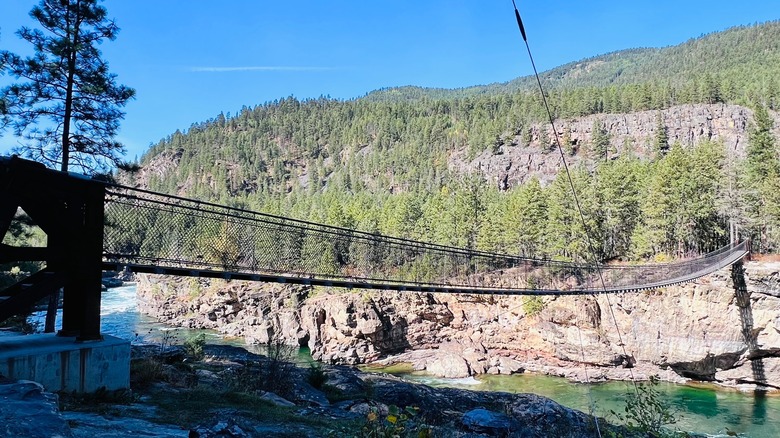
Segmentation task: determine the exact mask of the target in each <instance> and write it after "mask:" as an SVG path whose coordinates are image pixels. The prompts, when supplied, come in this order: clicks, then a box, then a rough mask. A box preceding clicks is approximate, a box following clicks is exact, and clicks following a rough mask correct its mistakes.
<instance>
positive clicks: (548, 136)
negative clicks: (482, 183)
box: [448, 104, 780, 189]
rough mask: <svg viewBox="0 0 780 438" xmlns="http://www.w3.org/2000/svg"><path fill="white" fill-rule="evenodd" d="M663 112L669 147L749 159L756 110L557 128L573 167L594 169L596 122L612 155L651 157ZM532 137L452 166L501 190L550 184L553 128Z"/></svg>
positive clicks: (707, 108)
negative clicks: (707, 145)
mask: <svg viewBox="0 0 780 438" xmlns="http://www.w3.org/2000/svg"><path fill="white" fill-rule="evenodd" d="M659 114H660V116H661V118H662V122H663V126H664V128H665V129H666V135H667V138H668V143H669V145H672V144H673V143H675V142H679V143H680V144H681V145H682V146H683V147H689V146H693V145H695V144H697V143H699V142H701V141H704V140H711V141H717V142H721V143H722V144H723V145H724V147H725V149H726V153H727V155H728V156H730V157H732V158H737V157H744V154H745V146H746V145H747V138H748V128H749V127H750V123H752V120H753V111H752V110H750V109H748V108H746V107H743V106H739V105H727V104H709V105H708V104H690V105H679V106H674V107H671V108H667V109H664V110H655V111H641V112H636V113H629V114H595V115H591V116H586V117H580V118H575V119H567V120H556V122H555V128H556V130H557V131H558V132H557V135H558V137H559V138H560V139H561V141H563V138H564V137H566V138H568V139H569V141H570V143H571V146H568V148H571V150H572V152H573V153H572V154H571V156H569V157H567V158H566V160H567V161H568V162H569V163H570V165H577V164H585V165H588V166H592V165H593V158H592V157H591V156H590V154H589V153H587V151H588V148H589V145H590V143H591V140H592V136H593V132H592V131H593V123H594V121H600V122H601V123H602V125H603V126H604V128H605V129H606V131H607V133H608V135H609V140H610V147H609V156H610V157H617V156H619V155H625V154H632V155H634V156H638V157H652V156H654V155H655V154H656V151H655V136H656V134H657V132H656V131H657V128H658V123H657V120H658V116H659ZM774 117H775V127H776V133H775V135H778V134H780V118H778V115H777V114H775V115H774ZM543 132H544V133H545V134H542V133H543ZM530 134H531V135H530V142H529V141H528V140H529V139H527V138H526V139H525V141H524V140H523V136H521V135H516V136H514V137H513V138H510V139H508V140H507V141H505V143H504V144H503V145H502V146H501V147H499V148H498V149H497V150H487V149H486V150H484V151H482V153H480V154H479V155H477V156H476V157H474V158H469V157H468V156H467V151H465V150H464V151H458V152H455V153H453V154H452V155H451V156H450V160H449V163H448V164H449V167H450V169H451V170H453V171H454V172H455V173H458V174H472V173H475V172H478V173H481V174H482V175H484V176H485V178H486V179H487V180H488V181H493V182H494V183H495V184H497V185H498V187H499V188H501V189H508V188H510V187H515V186H518V185H520V184H522V183H524V182H526V181H528V180H529V179H530V178H532V177H535V178H538V179H539V180H540V181H542V183H543V184H544V183H546V182H549V181H551V180H553V179H554V178H555V176H556V175H557V174H558V172H559V171H560V170H561V168H562V164H561V160H560V156H559V154H558V152H557V151H556V150H554V148H555V143H554V138H555V136H554V135H553V132H552V128H551V127H550V126H549V124H535V125H533V126H532V127H531V128H530ZM543 142H547V143H545V144H542V143H543Z"/></svg>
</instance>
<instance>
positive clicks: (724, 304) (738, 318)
mask: <svg viewBox="0 0 780 438" xmlns="http://www.w3.org/2000/svg"><path fill="white" fill-rule="evenodd" d="M745 268H746V274H745V278H746V282H747V290H746V291H744V293H741V294H740V293H736V292H735V289H734V287H733V281H732V278H731V275H732V272H731V269H730V268H727V269H723V270H721V271H718V272H716V273H714V274H712V275H709V276H707V277H704V278H702V279H699V280H697V281H695V282H692V283H689V284H686V285H682V286H677V287H669V288H664V289H659V290H654V291H649V292H642V293H631V294H623V295H613V296H609V297H607V296H598V297H595V298H594V297H546V298H541V299H529V298H527V297H504V296H475V295H464V294H461V295H455V294H429V293H426V294H421V293H409V292H388V291H345V290H338V289H327V288H309V287H303V286H289V285H278V284H259V283H250V282H240V281H230V282H227V281H221V280H204V279H191V278H164V277H157V276H139V278H138V281H139V283H138V297H139V309H140V310H141V311H142V312H144V313H147V314H149V315H151V316H154V317H156V318H158V319H159V320H160V321H162V322H165V323H169V324H173V325H179V326H184V327H190V328H210V329H216V330H218V331H220V332H222V333H224V334H226V335H229V336H239V337H243V338H244V339H245V340H246V341H247V343H268V342H270V341H274V340H282V341H284V342H286V343H289V344H293V345H301V346H308V347H309V348H310V349H311V352H312V356H313V357H314V358H315V359H317V360H320V361H322V362H324V363H327V364H349V365H354V364H365V363H375V362H379V363H383V364H390V363H397V362H408V363H411V364H412V365H413V367H414V368H415V369H418V370H423V369H424V370H426V371H427V372H429V373H432V374H436V375H439V376H443V377H465V376H469V375H475V374H482V373H488V374H512V373H518V372H523V371H526V370H528V371H536V372H541V373H545V374H550V375H556V376H564V377H567V378H570V379H572V380H584V379H585V375H584V374H585V372H586V369H585V366H584V365H583V364H585V365H586V366H587V372H588V374H589V376H590V377H589V379H590V380H605V379H628V378H630V375H631V374H633V375H634V377H636V378H639V379H644V378H648V377H649V376H651V375H659V376H660V377H661V378H662V379H664V380H669V381H675V382H682V381H687V380H690V379H693V380H701V381H709V382H714V383H718V384H721V385H725V386H731V387H739V388H742V389H754V388H756V387H761V388H765V389H770V390H775V389H780V319H778V317H777V315H778V314H780V287H778V284H780V263H778V262H746V263H745ZM616 327H618V328H619V331H618V330H616Z"/></svg>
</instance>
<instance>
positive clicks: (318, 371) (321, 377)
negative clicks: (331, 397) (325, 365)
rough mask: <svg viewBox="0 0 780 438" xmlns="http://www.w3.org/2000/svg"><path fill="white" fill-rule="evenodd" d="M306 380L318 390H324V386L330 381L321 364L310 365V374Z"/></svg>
mask: <svg viewBox="0 0 780 438" xmlns="http://www.w3.org/2000/svg"><path fill="white" fill-rule="evenodd" d="M306 380H307V381H308V382H309V384H310V385H311V386H313V387H315V388H317V389H322V385H324V384H325V382H327V380H328V376H326V375H325V372H324V371H323V370H322V366H321V365H320V364H311V365H309V373H308V374H307V375H306Z"/></svg>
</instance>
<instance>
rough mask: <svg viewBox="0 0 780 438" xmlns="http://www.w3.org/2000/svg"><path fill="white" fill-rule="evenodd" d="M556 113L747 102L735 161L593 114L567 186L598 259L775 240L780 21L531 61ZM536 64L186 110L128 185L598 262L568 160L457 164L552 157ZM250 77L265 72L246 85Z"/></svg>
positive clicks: (775, 243) (704, 146) (779, 184)
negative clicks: (539, 173)
mask: <svg viewBox="0 0 780 438" xmlns="http://www.w3.org/2000/svg"><path fill="white" fill-rule="evenodd" d="M542 77H543V83H544V85H545V91H546V93H548V94H547V96H546V97H547V99H548V101H549V102H550V103H551V105H552V110H553V112H554V118H555V119H556V120H566V119H572V118H578V117H586V116H592V115H599V114H626V113H633V112H638V111H660V110H664V109H667V108H671V107H674V106H678V105H683V104H732V105H740V106H744V107H746V108H749V110H750V113H751V114H752V117H751V122H750V126H749V128H748V144H747V145H746V146H744V148H745V149H744V153H743V154H741V155H740V157H741V158H739V159H736V158H734V155H730V154H728V153H727V151H726V148H725V146H724V145H723V144H722V143H720V142H718V141H709V140H702V141H699V142H698V143H696V144H693V145H682V144H680V143H677V142H671V144H670V141H669V139H668V138H667V137H666V135H665V129H664V125H663V121H661V120H660V119H659V122H658V126H657V128H658V129H657V131H656V132H657V134H656V136H655V137H654V138H653V140H652V142H653V144H652V145H650V150H652V153H650V154H645V153H633V152H632V148H631V147H630V145H628V146H626V147H622V148H621V149H620V150H621V152H620V153H611V154H608V155H609V157H608V159H602V157H605V156H606V155H607V152H608V151H609V150H615V149H616V147H615V145H614V140H613V139H611V138H610V134H609V132H608V131H607V130H606V129H604V127H603V126H599V125H598V119H595V120H596V121H595V122H594V129H593V136H592V138H591V139H590V141H589V142H588V144H580V145H578V147H576V148H574V147H572V144H571V142H570V139H569V138H568V137H567V133H565V132H564V133H563V135H561V143H562V146H563V147H564V149H565V150H566V152H567V153H568V154H569V156H574V155H577V156H579V157H580V158H581V159H580V160H579V161H578V163H579V164H577V165H575V166H573V167H572V169H571V170H572V183H573V185H574V186H575V189H576V192H577V194H578V197H579V204H580V207H581V208H582V211H583V213H584V218H585V222H586V223H587V229H588V233H589V237H590V239H591V240H592V242H594V243H595V246H596V248H595V250H596V252H597V257H598V258H599V261H603V262H604V261H615V260H621V261H633V260H654V261H665V260H668V259H671V258H677V257H686V256H691V255H696V254H702V253H705V252H708V251H710V250H712V249H715V248H717V247H719V246H722V245H724V244H726V243H728V242H729V238H730V234H731V233H738V234H739V236H740V238H750V239H751V240H752V242H753V251H758V252H772V251H777V249H778V248H779V247H780V153H779V152H778V146H779V145H778V138H777V132H778V129H777V128H778V127H777V126H776V120H777V118H778V117H777V113H778V110H780V21H775V22H767V23H762V24H756V25H751V26H742V27H737V28H732V29H729V30H727V31H724V32H718V33H713V34H708V35H703V36H701V37H699V38H696V39H692V40H690V41H687V42H685V43H683V44H681V45H678V46H674V47H667V48H660V49H632V50H626V51H620V52H614V53H610V54H607V55H602V56H597V57H593V58H589V59H585V60H582V61H578V62H574V63H570V64H567V65H564V66H561V67H558V68H555V69H553V70H550V71H548V72H545V73H543V75H542ZM534 84H535V83H534V82H533V80H532V78H530V77H522V78H518V79H515V80H512V81H509V82H507V83H502V84H491V85H486V86H477V87H470V88H464V89H458V90H443V89H425V88H419V87H401V88H388V89H383V90H378V91H375V92H371V93H369V94H367V95H366V96H364V97H361V98H356V99H351V100H339V99H332V98H329V97H320V98H316V99H306V100H299V99H296V98H294V97H286V98H282V99H279V100H276V101H273V102H267V103H264V104H261V105H257V106H254V107H248V106H247V107H244V108H242V109H241V110H240V111H238V113H236V114H234V115H231V114H229V113H228V114H219V115H218V116H217V117H215V118H213V119H211V120H207V121H204V122H201V123H196V124H193V125H192V126H191V127H190V128H189V129H188V130H187V131H186V132H180V131H176V132H175V133H173V134H171V135H170V136H168V137H167V138H165V139H163V140H161V141H160V142H159V143H157V144H155V145H153V146H151V148H150V149H149V151H148V152H147V153H146V154H144V156H143V157H141V158H140V160H139V163H138V164H140V166H141V168H142V171H141V172H140V173H138V174H136V175H132V176H122V178H125V179H124V181H129V182H130V183H131V184H134V185H141V186H144V187H145V188H148V189H151V190H155V191H161V192H166V193H175V194H180V195H184V196H188V197H193V198H198V199H203V200H209V201H214V202H218V203H223V204H228V205H231V206H236V207H241V208H246V209H250V210H256V211H261V212H267V213H272V214H277V215H281V216H287V217H293V218H299V219H304V220H309V221H313V222H320V223H326V224H331V225H336V226H341V227H347V228H356V229H360V230H363V231H367V232H371V233H381V234H383V235H393V236H400V237H407V238H412V239H417V240H424V241H430V242H434V243H440V244H446V245H453V246H459V247H469V248H476V249H480V250H486V251H492V252H501V253H508V254H518V255H524V256H533V257H544V258H554V259H560V260H567V261H592V260H591V256H590V254H589V250H588V245H587V242H586V239H585V238H584V236H585V230H584V229H583V224H582V222H581V220H580V217H579V214H578V212H577V209H576V206H575V199H574V198H573V197H572V194H571V190H570V188H569V181H568V179H567V177H566V175H565V173H559V174H558V175H557V177H555V178H553V179H551V180H543V179H539V178H536V177H531V178H529V179H528V180H527V181H526V182H524V183H523V184H518V185H514V186H509V187H501V186H500V185H497V184H495V182H494V181H492V180H490V179H489V178H487V177H486V176H485V175H484V174H482V173H480V172H473V171H468V170H465V169H463V168H462V167H458V166H455V165H453V164H452V160H451V158H452V157H453V156H454V155H462V156H464V157H466V158H467V159H472V158H474V157H476V156H478V155H480V154H484V153H486V151H487V153H489V154H501V153H502V150H504V149H505V148H510V147H516V146H517V145H529V144H534V145H536V147H537V148H538V149H539V153H540V154H547V156H549V159H550V160H557V159H559V158H560V157H559V155H558V153H557V152H556V150H555V149H554V147H553V145H554V139H553V138H552V137H549V136H548V134H547V133H548V131H547V130H546V129H540V128H539V127H540V126H544V124H545V121H546V120H547V115H546V113H545V112H544V107H543V105H542V102H541V98H540V95H539V91H538V89H534V88H533V86H534ZM258 86H260V85H258Z"/></svg>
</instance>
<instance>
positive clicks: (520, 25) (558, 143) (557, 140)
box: [512, 0, 639, 436]
mask: <svg viewBox="0 0 780 438" xmlns="http://www.w3.org/2000/svg"><path fill="white" fill-rule="evenodd" d="M512 6H513V7H514V9H515V19H516V20H517V26H518V28H519V29H520V34H521V35H522V37H523V42H524V43H525V48H526V50H527V51H528V57H529V59H530V60H531V67H532V68H533V70H534V76H535V77H536V83H537V84H538V86H539V93H540V94H541V97H542V103H543V104H544V108H545V110H546V112H547V117H548V119H549V121H550V126H551V127H552V130H553V136H554V138H555V145H556V146H557V148H558V152H559V153H560V155H561V161H562V162H563V168H564V170H565V172H566V177H567V180H568V182H569V187H570V188H571V193H572V197H573V198H574V205H575V206H576V208H577V212H578V213H579V217H580V221H581V222H582V226H583V229H584V231H585V233H584V234H585V239H586V241H587V244H588V249H589V251H590V253H591V257H593V266H594V267H595V268H596V271H597V272H598V277H599V281H600V282H601V287H602V290H603V294H604V295H605V296H606V298H607V304H608V306H609V311H610V314H611V316H612V320H613V322H614V324H615V329H616V331H617V334H618V340H619V342H620V346H621V349H622V350H623V354H624V356H625V357H626V360H630V359H629V356H628V353H627V352H626V347H625V342H623V336H622V335H621V333H620V327H619V325H618V323H617V318H616V317H615V313H614V311H613V309H612V302H611V300H610V299H609V294H607V293H606V292H607V285H606V282H605V281H604V273H603V271H602V268H601V264H600V263H599V260H598V254H597V253H596V249H595V246H594V245H593V240H592V239H591V236H590V232H589V227H588V223H587V221H586V220H585V215H584V213H583V212H582V207H581V205H580V200H579V196H578V195H577V190H576V189H575V187H574V181H573V180H572V177H571V172H570V171H569V165H568V163H567V162H566V154H565V153H564V152H563V147H562V146H561V141H560V138H559V137H558V130H557V129H556V127H555V120H554V118H553V115H552V111H550V106H549V104H548V103H547V97H546V96H545V94H544V87H543V86H542V80H541V79H540V77H539V71H538V70H537V68H536V62H535V61H534V57H533V54H532V53H531V46H530V45H529V44H528V38H527V36H526V33H525V26H523V20H522V18H521V17H520V11H519V10H518V9H517V4H516V3H515V0H512ZM594 298H595V296H594ZM577 329H578V330H579V325H578V326H577ZM580 349H581V352H582V357H583V363H584V358H585V352H584V349H582V338H581V337H580ZM629 365H631V364H630V363H629ZM628 370H629V374H630V376H631V381H632V383H633V384H634V390H635V391H636V393H637V394H638V393H639V388H638V387H637V384H636V379H635V377H634V373H633V371H632V368H631V367H630V366H629V368H628ZM585 376H586V379H587V378H588V375H587V365H586V368H585ZM588 383H589V382H588ZM588 396H589V397H590V390H589V391H588ZM591 403H592V400H591ZM591 414H592V412H591ZM596 427H597V431H598V432H599V436H601V432H600V430H599V429H598V420H597V421H596Z"/></svg>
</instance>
